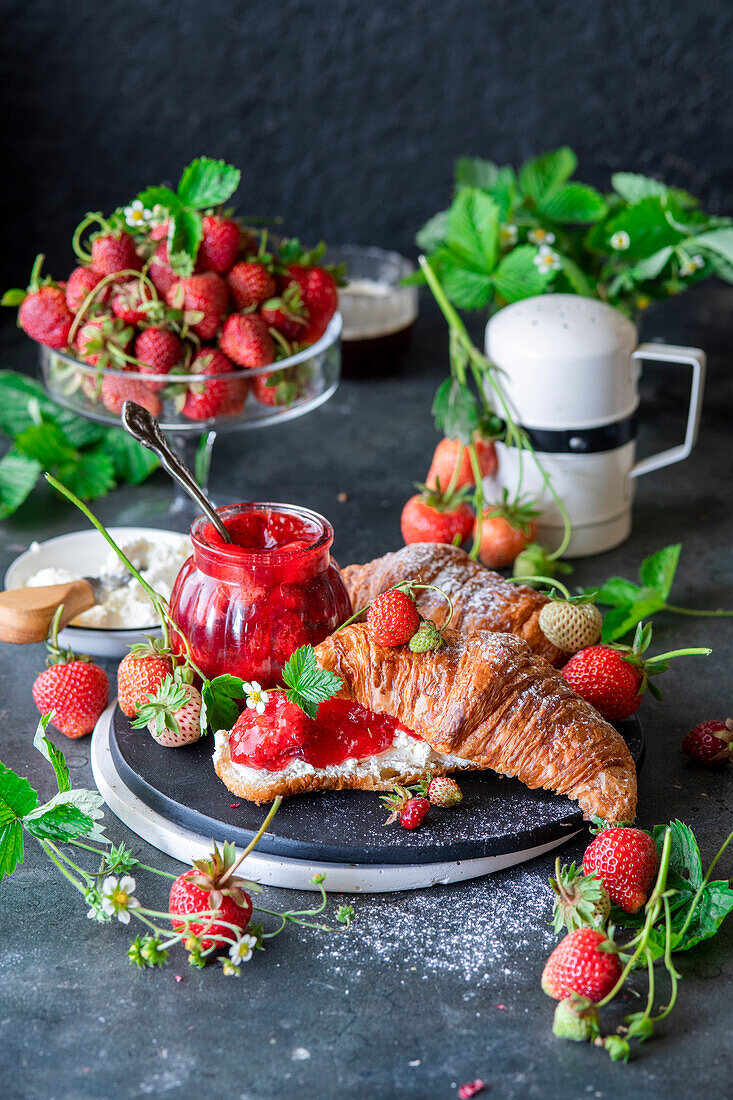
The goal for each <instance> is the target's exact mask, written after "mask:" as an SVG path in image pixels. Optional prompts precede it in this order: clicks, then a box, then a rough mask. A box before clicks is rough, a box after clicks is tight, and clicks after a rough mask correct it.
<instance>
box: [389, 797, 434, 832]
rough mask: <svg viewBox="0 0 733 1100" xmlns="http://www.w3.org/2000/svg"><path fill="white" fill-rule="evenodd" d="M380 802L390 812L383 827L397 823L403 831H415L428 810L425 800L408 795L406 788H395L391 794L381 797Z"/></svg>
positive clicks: (428, 806)
mask: <svg viewBox="0 0 733 1100" xmlns="http://www.w3.org/2000/svg"><path fill="white" fill-rule="evenodd" d="M381 801H382V802H383V803H384V805H385V806H386V807H387V808H388V810H389V811H390V812H389V817H388V818H387V820H386V821H385V825H391V824H392V823H393V822H395V821H399V823H400V825H401V826H402V828H403V829H417V827H418V825H422V823H423V821H424V820H425V815H426V814H427V812H428V810H429V809H430V803H429V802H428V800H427V798H421V797H419V796H414V795H412V794H410V792H409V790H408V789H407V787H395V789H394V791H393V792H392V793H390V794H386V795H382V798H381Z"/></svg>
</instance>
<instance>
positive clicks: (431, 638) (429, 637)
mask: <svg viewBox="0 0 733 1100" xmlns="http://www.w3.org/2000/svg"><path fill="white" fill-rule="evenodd" d="M444 641H445V639H444V638H443V631H442V630H439V629H438V627H437V626H436V625H435V623H433V622H430V620H429V619H426V620H424V621H423V622H421V623H420V629H419V630H418V631H417V632H416V633H415V634H413V635H412V637H411V638H410V640H409V642H408V643H407V645H408V647H409V649H410V652H411V653H430V652H431V651H432V650H433V649H440V647H441V646H442V645H443V644H444Z"/></svg>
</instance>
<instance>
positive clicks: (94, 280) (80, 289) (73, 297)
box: [66, 266, 107, 313]
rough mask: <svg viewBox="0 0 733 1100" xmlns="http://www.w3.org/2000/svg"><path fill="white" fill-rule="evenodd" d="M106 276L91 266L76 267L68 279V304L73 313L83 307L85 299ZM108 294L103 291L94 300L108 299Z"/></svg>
mask: <svg viewBox="0 0 733 1100" xmlns="http://www.w3.org/2000/svg"><path fill="white" fill-rule="evenodd" d="M103 277H104V276H102V275H99V274H97V272H96V271H92V269H91V267H83V266H82V267H75V268H74V270H73V271H72V272H71V275H69V278H68V279H67V281H66V304H67V306H68V307H69V309H70V310H71V312H72V313H76V312H77V311H78V310H80V309H81V307H82V304H83V302H84V299H85V298H86V296H87V295H88V294H91V292H92V291H93V290H94V288H95V287H96V286H98V284H99V283H101V281H102V279H103ZM106 298H107V294H106V293H104V292H102V293H101V294H100V295H99V296H97V297H96V298H95V299H94V300H95V302H99V301H106Z"/></svg>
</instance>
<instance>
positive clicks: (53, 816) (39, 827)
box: [25, 803, 94, 840]
mask: <svg viewBox="0 0 733 1100" xmlns="http://www.w3.org/2000/svg"><path fill="white" fill-rule="evenodd" d="M25 826H26V828H27V829H28V832H29V833H32V835H33V836H34V837H36V838H37V839H38V840H75V839H76V837H79V836H88V835H89V833H90V832H91V831H92V829H93V828H94V822H93V821H92V819H91V817H87V815H86V814H84V813H82V812H81V810H78V809H77V808H76V806H72V805H70V804H69V803H62V804H61V805H59V806H53V807H52V808H51V809H50V810H47V812H46V813H44V814H39V815H38V816H37V817H29V818H28V819H27V820H26V822H25Z"/></svg>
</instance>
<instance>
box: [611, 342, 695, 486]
mask: <svg viewBox="0 0 733 1100" xmlns="http://www.w3.org/2000/svg"><path fill="white" fill-rule="evenodd" d="M631 358H632V359H642V360H643V359H649V360H652V361H654V362H656V363H684V364H685V365H686V366H689V367H692V383H691V385H690V404H689V408H688V410H687V427H686V429H685V441H684V443H681V444H680V445H679V446H678V447H670V448H669V450H667V451H660V452H659V454H656V455H649V456H648V457H647V458H642V459H641V461H640V462H637V463H636V465H635V466H633V467H632V468H631V470H630V476H631V477H641V476H642V474H649V473H651V472H652V470H661V468H662V467H663V466H671V465H672V464H673V463H675V462H681V461H682V459H683V458H687V456H688V455H689V454H690V452H691V450H692V448H693V447H694V446H695V443H696V442H697V435H698V431H699V429H700V412H701V410H702V398H703V389H704V385H705V364H706V362H707V360H706V356H705V352H704V351H702V350H701V349H700V348H683V347H678V346H677V345H675V344H639V347H638V348H637V349H636V351H634V352H632V355H631Z"/></svg>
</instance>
